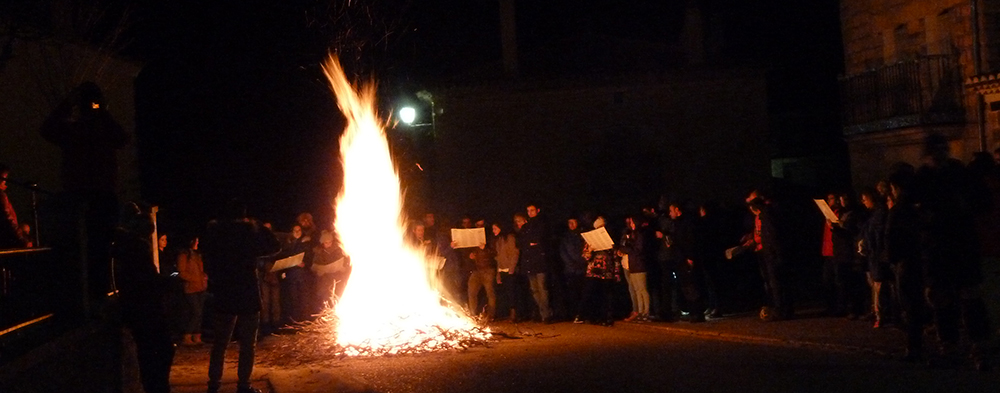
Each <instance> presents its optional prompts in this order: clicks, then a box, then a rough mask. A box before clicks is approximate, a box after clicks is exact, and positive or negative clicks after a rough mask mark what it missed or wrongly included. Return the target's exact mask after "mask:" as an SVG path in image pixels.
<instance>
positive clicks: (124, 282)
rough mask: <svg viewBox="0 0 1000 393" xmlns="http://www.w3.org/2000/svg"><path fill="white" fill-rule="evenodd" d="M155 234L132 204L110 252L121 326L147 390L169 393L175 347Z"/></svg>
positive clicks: (143, 385) (126, 209)
mask: <svg viewBox="0 0 1000 393" xmlns="http://www.w3.org/2000/svg"><path fill="white" fill-rule="evenodd" d="M152 234H153V222H152V220H151V219H150V216H149V215H148V214H144V213H143V212H142V210H141V209H140V208H139V207H138V206H137V205H135V204H134V203H130V204H129V205H127V206H126V207H125V208H124V209H123V211H122V215H121V222H120V224H119V225H118V227H117V228H116V229H115V234H114V237H113V239H114V240H113V242H112V244H111V249H110V250H111V255H112V257H113V258H114V268H115V285H116V286H117V288H118V299H119V304H120V305H121V316H122V322H123V324H124V326H125V327H126V328H128V329H129V331H131V333H132V337H133V339H134V340H135V346H136V357H137V358H138V360H139V377H140V379H141V380H142V387H143V389H144V390H145V391H146V392H147V393H166V392H170V366H171V364H172V363H173V360H174V345H173V342H171V340H170V333H169V332H168V329H167V327H168V325H167V319H166V310H165V309H164V302H163V301H164V298H165V296H166V294H167V290H168V286H167V285H168V282H167V280H166V278H164V277H163V276H161V275H160V274H159V273H158V272H157V270H156V265H154V264H153V245H152Z"/></svg>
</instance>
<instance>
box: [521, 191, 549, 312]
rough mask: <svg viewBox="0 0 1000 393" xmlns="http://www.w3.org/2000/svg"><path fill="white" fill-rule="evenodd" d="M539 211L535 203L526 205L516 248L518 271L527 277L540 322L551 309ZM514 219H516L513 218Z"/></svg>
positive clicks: (543, 231)
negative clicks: (525, 213) (518, 257)
mask: <svg viewBox="0 0 1000 393" xmlns="http://www.w3.org/2000/svg"><path fill="white" fill-rule="evenodd" d="M540 211H541V209H539V208H538V207H536V206H535V205H528V207H527V213H528V217H527V221H526V222H525V223H524V224H523V225H521V228H520V230H519V231H518V232H517V238H516V239H517V249H518V250H520V253H521V255H520V263H519V264H518V265H519V268H520V273H521V274H522V275H524V276H525V277H527V279H528V285H529V287H530V288H531V295H532V297H533V298H534V299H535V304H536V305H537V306H538V314H539V317H541V319H542V322H549V321H550V318H552V310H551V309H550V308H549V291H548V288H547V287H546V286H545V285H546V284H545V278H546V274H547V273H548V261H547V260H546V259H545V246H546V245H545V239H546V234H545V224H544V223H543V222H542V220H541V219H540V218H539V217H538V213H539V212H540ZM515 220H516V219H515Z"/></svg>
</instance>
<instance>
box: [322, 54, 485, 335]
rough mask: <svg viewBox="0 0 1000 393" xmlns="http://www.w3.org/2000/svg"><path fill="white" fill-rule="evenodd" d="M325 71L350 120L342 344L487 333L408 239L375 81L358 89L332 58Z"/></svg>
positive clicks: (342, 209)
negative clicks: (454, 305)
mask: <svg viewBox="0 0 1000 393" xmlns="http://www.w3.org/2000/svg"><path fill="white" fill-rule="evenodd" d="M324 72H325V73H326V76H327V79H329V81H330V86H331V88H332V89H333V92H334V94H336V96H337V105H338V106H339V107H340V110H341V111H342V112H343V113H344V116H345V117H346V118H347V128H346V129H345V130H344V135H343V136H342V137H341V138H340V156H341V160H342V162H343V168H344V187H343V189H341V191H340V195H339V196H338V197H337V207H336V209H337V218H336V221H335V222H334V227H335V229H336V230H337V233H338V234H339V235H340V240H341V242H342V245H343V248H344V252H345V253H346V254H347V255H350V257H351V263H352V264H353V271H352V272H351V279H350V284H349V285H348V286H347V288H346V291H345V292H344V294H343V296H342V297H341V299H340V301H339V303H338V304H337V306H336V309H335V313H336V316H337V319H338V323H337V333H336V334H337V343H338V344H339V345H341V346H343V347H344V348H345V353H347V354H348V355H357V354H383V353H385V354H393V353H401V352H413V351H414V350H415V349H419V350H433V349H440V348H454V347H462V346H463V343H464V342H467V341H468V340H470V339H478V340H482V339H485V338H487V337H488V335H489V332H488V330H483V329H480V328H478V327H477V326H476V324H475V322H474V321H473V320H472V319H470V318H469V317H467V316H466V315H465V314H464V313H462V312H460V311H455V310H453V309H451V308H448V307H446V306H443V305H442V304H441V296H440V294H439V292H438V291H437V290H436V289H435V288H434V284H435V283H436V282H437V280H436V278H435V277H432V276H431V275H432V272H433V269H429V268H428V266H430V261H427V260H426V259H425V256H424V252H423V251H422V250H419V249H414V248H412V247H409V246H408V245H407V244H406V243H405V242H404V240H403V239H404V235H405V233H406V229H405V228H406V227H405V222H406V220H405V217H404V216H403V214H402V194H401V192H400V185H399V177H398V176H397V174H396V170H395V166H394V165H393V163H392V159H391V157H390V156H389V146H388V144H387V142H386V138H385V131H384V130H383V128H382V126H383V124H382V122H381V120H379V119H378V117H377V114H376V113H375V109H374V108H375V88H374V86H371V85H369V86H363V87H362V88H361V89H360V90H359V91H357V92H355V90H354V89H353V88H352V86H351V84H350V83H349V82H348V81H347V79H346V77H345V76H344V71H343V70H342V69H341V67H340V64H339V63H338V62H337V59H336V58H334V57H332V56H331V57H330V59H329V60H328V61H327V63H326V65H325V66H324Z"/></svg>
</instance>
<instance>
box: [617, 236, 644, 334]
mask: <svg viewBox="0 0 1000 393" xmlns="http://www.w3.org/2000/svg"><path fill="white" fill-rule="evenodd" d="M639 226H640V225H639V224H637V223H636V218H635V217H634V216H628V217H625V231H624V232H623V233H622V239H621V243H620V245H619V249H618V252H617V254H618V257H619V258H621V259H620V261H621V262H620V263H621V266H622V268H624V269H625V278H626V281H628V292H629V296H630V297H631V299H632V314H630V315H629V316H628V317H627V318H625V321H626V322H632V321H639V322H646V321H649V289H648V287H647V286H646V250H645V249H644V246H645V245H646V244H645V243H646V239H645V238H644V234H643V231H641V230H639Z"/></svg>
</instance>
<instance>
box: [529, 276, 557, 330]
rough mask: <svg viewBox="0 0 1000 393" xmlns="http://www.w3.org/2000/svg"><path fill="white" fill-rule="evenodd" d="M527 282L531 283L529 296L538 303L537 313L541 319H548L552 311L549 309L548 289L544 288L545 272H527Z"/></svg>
mask: <svg viewBox="0 0 1000 393" xmlns="http://www.w3.org/2000/svg"><path fill="white" fill-rule="evenodd" d="M528 284H530V285H531V296H532V297H533V298H535V304H537V305H538V314H539V315H540V316H541V317H542V320H543V321H548V320H549V318H551V317H552V311H551V310H550V309H549V291H548V290H547V289H545V273H535V274H529V275H528Z"/></svg>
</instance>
